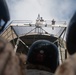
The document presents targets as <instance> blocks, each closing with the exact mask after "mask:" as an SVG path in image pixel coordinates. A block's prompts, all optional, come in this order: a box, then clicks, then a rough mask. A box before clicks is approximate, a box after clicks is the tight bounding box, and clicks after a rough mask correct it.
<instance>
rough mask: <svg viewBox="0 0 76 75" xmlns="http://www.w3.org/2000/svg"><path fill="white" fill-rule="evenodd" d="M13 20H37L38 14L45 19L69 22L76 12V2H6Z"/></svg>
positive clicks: (48, 0) (55, 0) (57, 0)
mask: <svg viewBox="0 0 76 75" xmlns="http://www.w3.org/2000/svg"><path fill="white" fill-rule="evenodd" d="M6 1H7V3H8V7H9V10H10V15H11V20H12V19H14V20H15V19H17V20H35V19H36V17H37V14H41V16H43V17H44V19H48V20H51V19H53V18H54V19H56V20H59V21H63V20H65V21H67V22H68V21H69V20H70V18H71V17H72V15H73V13H74V12H75V10H76V4H75V3H76V0H6Z"/></svg>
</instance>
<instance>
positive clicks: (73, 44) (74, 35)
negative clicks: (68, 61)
mask: <svg viewBox="0 0 76 75" xmlns="http://www.w3.org/2000/svg"><path fill="white" fill-rule="evenodd" d="M66 46H67V50H68V52H69V54H74V53H75V52H76V13H75V14H74V15H73V17H72V19H71V21H70V23H69V26H68V30H67V36H66Z"/></svg>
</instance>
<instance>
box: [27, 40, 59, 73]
mask: <svg viewBox="0 0 76 75" xmlns="http://www.w3.org/2000/svg"><path fill="white" fill-rule="evenodd" d="M27 63H28V64H29V63H30V64H33V65H41V66H45V67H46V68H49V69H51V71H52V72H54V71H55V70H56V68H57V66H58V65H59V54H58V48H57V47H56V46H55V45H54V44H53V43H51V42H50V41H47V40H38V41H36V42H34V43H33V44H32V46H31V47H30V50H29V51H28V55H27Z"/></svg>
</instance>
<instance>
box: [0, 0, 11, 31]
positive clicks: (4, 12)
mask: <svg viewBox="0 0 76 75" xmlns="http://www.w3.org/2000/svg"><path fill="white" fill-rule="evenodd" d="M2 20H3V21H4V24H1V21H2ZM9 20H10V16H9V11H8V7H7V4H6V2H5V0H0V31H2V30H3V29H4V27H5V26H6V24H7V22H8V21H9Z"/></svg>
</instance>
